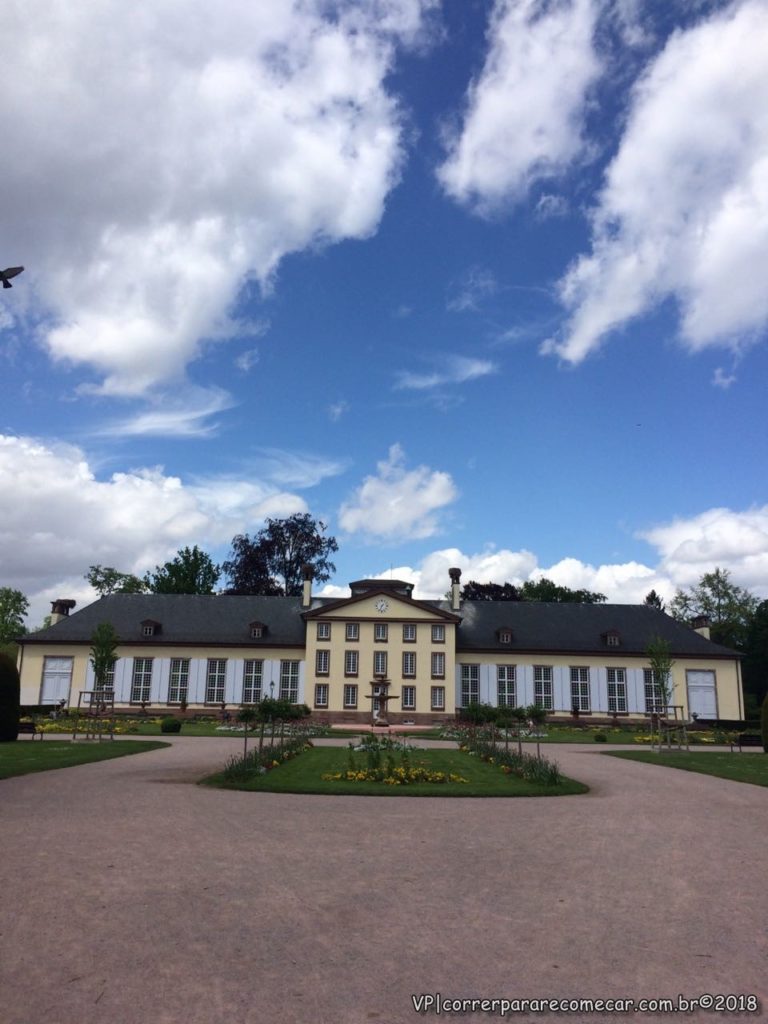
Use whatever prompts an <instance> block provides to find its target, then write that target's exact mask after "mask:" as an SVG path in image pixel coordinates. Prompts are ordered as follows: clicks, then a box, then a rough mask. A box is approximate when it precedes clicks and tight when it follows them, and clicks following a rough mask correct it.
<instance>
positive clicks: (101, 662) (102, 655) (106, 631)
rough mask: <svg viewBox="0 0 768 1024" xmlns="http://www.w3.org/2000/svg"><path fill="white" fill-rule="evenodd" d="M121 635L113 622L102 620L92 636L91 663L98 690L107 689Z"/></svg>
mask: <svg viewBox="0 0 768 1024" xmlns="http://www.w3.org/2000/svg"><path fill="white" fill-rule="evenodd" d="M118 643H119V637H118V635H117V633H116V632H115V628H114V626H113V625H112V623H111V622H100V623H99V625H98V626H97V627H96V629H95V630H94V631H93V636H92V637H91V665H92V666H93V678H94V685H95V688H96V689H97V690H105V689H106V686H107V679H108V678H109V674H110V672H112V670H113V669H114V667H115V662H116V661H117V645H118Z"/></svg>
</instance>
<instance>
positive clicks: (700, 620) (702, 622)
mask: <svg viewBox="0 0 768 1024" xmlns="http://www.w3.org/2000/svg"><path fill="white" fill-rule="evenodd" d="M710 625H711V623H710V621H709V616H708V615H697V616H696V618H695V619H694V620H693V622H692V623H691V626H692V628H693V629H694V630H695V632H697V633H698V634H699V636H703V637H704V638H705V640H711V639H712V637H711V636H710V630H709V627H710Z"/></svg>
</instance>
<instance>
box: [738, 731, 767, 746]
mask: <svg viewBox="0 0 768 1024" xmlns="http://www.w3.org/2000/svg"><path fill="white" fill-rule="evenodd" d="M736 742H737V743H738V745H739V748H741V747H762V745H763V737H762V736H761V735H760V734H759V733H756V732H755V733H752V732H743V733H741V734H740V736H739V738H738V740H737V741H736Z"/></svg>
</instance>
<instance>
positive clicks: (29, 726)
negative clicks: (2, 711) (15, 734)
mask: <svg viewBox="0 0 768 1024" xmlns="http://www.w3.org/2000/svg"><path fill="white" fill-rule="evenodd" d="M22 732H31V733H32V739H34V738H35V736H39V737H40V739H41V740H42V738H43V735H44V733H43V732H42V730H41V729H38V728H37V725H36V724H35V722H19V733H22Z"/></svg>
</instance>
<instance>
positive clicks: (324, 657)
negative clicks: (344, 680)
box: [315, 648, 331, 676]
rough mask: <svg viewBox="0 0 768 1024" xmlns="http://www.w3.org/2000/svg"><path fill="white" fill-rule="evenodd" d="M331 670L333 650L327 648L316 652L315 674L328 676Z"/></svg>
mask: <svg viewBox="0 0 768 1024" xmlns="http://www.w3.org/2000/svg"><path fill="white" fill-rule="evenodd" d="M330 671H331V652H330V651H329V650H326V649H325V648H321V650H319V651H316V652H315V675H317V676H327V675H328V673H329V672H330Z"/></svg>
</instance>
